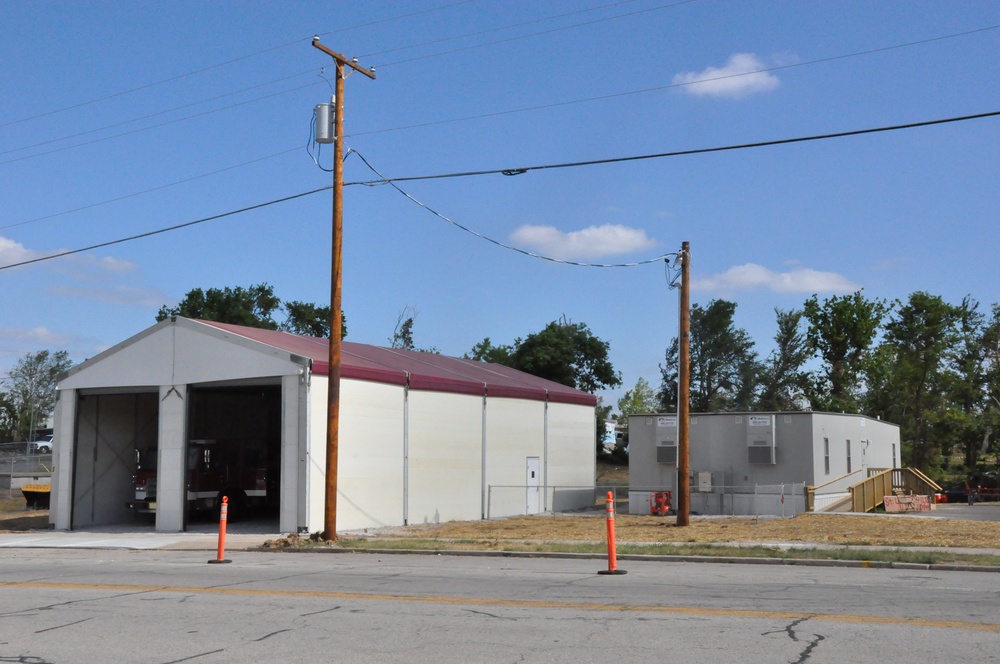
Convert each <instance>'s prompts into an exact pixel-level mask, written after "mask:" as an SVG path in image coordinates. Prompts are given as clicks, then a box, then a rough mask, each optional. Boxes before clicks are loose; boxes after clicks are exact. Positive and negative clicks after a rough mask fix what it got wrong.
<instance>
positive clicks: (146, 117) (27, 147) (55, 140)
mask: <svg viewBox="0 0 1000 664" xmlns="http://www.w3.org/2000/svg"><path fill="white" fill-rule="evenodd" d="M317 71H319V68H317V67H313V68H312V69H308V70H306V71H301V72H298V73H297V74H291V75H289V76H284V77H282V78H277V79H274V80H272V81H267V82H265V83H258V84H257V85H251V86H250V87H248V88H242V89H240V90H234V91H232V92H227V93H225V94H221V95H216V96H215V97H209V98H208V99H202V100H199V101H194V102H191V103H190V104H183V105H181V106H174V107H173V108H168V109H165V110H162V111H157V112H156V113H150V114H149V115H142V116H139V117H137V118H131V119H129V120H122V121H120V122H115V123H114V124H109V125H104V126H103V127H97V128H96V129H88V130H87V131H81V132H80V133H77V134H69V135H67V136H60V137H59V138H53V139H50V140H48V141H42V142H40V143H32V144H31V145H23V146H21V147H19V148H11V149H10V150H3V151H0V155H5V154H10V153H12V152H21V151H22V150H30V149H31V148H37V147H41V146H43V145H51V144H52V143H59V142H60V141H68V140H69V139H71V138H78V137H80V136H88V135H90V134H96V133H98V132H101V131H105V130H107V129H114V128H115V127H121V126H123V125H127V124H132V123H133V122H140V121H142V120H149V119H150V118H156V117H159V116H161V115H168V114H170V113H175V112H176V111H183V110H184V109H186V108H191V107H193V106H200V105H201V104H207V103H208V102H211V101H218V100H219V99H225V98H226V97H233V96H235V95H238V94H242V93H244V92H249V91H250V90H256V89H258V88H263V87H266V86H268V85H273V84H275V83H281V82H283V81H287V80H289V79H292V78H298V77H299V76H305V75H306V74H311V73H314V72H317ZM264 98H266V96H265V97H254V98H253V99H247V100H245V101H243V102H242V103H244V104H246V103H249V102H252V101H257V100H258V99H264ZM227 108H232V107H231V106H226V107H224V108H222V109H216V110H224V109H227ZM194 117H197V116H194ZM182 119H184V118H182ZM157 126H160V125H157ZM148 128H149V129H152V127H148ZM82 145H87V144H86V143H83V144H82ZM45 154H48V153H45Z"/></svg>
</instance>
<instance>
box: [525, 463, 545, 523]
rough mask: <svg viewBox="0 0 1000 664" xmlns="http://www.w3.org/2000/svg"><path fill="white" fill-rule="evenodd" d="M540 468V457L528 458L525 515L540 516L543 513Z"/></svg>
mask: <svg viewBox="0 0 1000 664" xmlns="http://www.w3.org/2000/svg"><path fill="white" fill-rule="evenodd" d="M540 467H541V464H540V463H539V462H538V457H527V463H526V467H525V477H524V484H525V487H527V504H526V506H525V514H538V513H539V512H540V511H541V507H540V506H541V504H542V501H541V498H542V493H541V491H540V489H539V487H540V485H541V481H540V480H541V478H540V477H539V475H540V474H541V473H540V471H539V468H540Z"/></svg>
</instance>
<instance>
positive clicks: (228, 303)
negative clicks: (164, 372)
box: [156, 283, 347, 338]
mask: <svg viewBox="0 0 1000 664" xmlns="http://www.w3.org/2000/svg"><path fill="white" fill-rule="evenodd" d="M282 309H283V310H284V312H285V318H284V320H282V321H280V322H279V321H276V320H275V319H274V314H275V313H276V312H279V311H282ZM171 316H184V317H185V318H194V319H198V320H210V321H215V322H218V323H231V324H233V325H246V326H247V327H259V328H263V329H265V330H284V331H286V332H292V333H293V334H303V335H308V336H313V337H324V338H325V337H328V336H330V307H329V306H319V305H316V304H311V303H308V302H299V301H298V300H293V301H291V302H287V303H285V304H284V305H282V303H281V299H279V298H278V296H277V295H275V294H274V287H273V286H271V285H269V284H266V283H263V284H256V285H253V286H250V287H249V288H243V287H242V286H236V287H235V288H230V287H229V286H226V287H225V288H209V289H208V290H202V289H201V288H195V289H193V290H190V291H188V293H187V295H185V296H184V299H183V300H181V301H180V302H179V303H178V304H177V305H176V306H173V307H168V306H167V305H163V306H162V307H160V310H159V311H158V312H157V314H156V321H157V322H159V321H162V320H164V319H166V318H169V317H171ZM340 336H341V338H345V337H347V317H346V316H344V315H343V312H341V321H340Z"/></svg>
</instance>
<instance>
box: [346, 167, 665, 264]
mask: <svg viewBox="0 0 1000 664" xmlns="http://www.w3.org/2000/svg"><path fill="white" fill-rule="evenodd" d="M350 152H353V153H354V154H356V155H358V158H359V159H361V161H363V162H365V166H367V167H368V168H369V169H371V171H372V172H373V173H375V175H378V176H379V177H380V178H382V180H380V182H382V183H385V184H388V185H389V186H390V187H392V188H393V189H395V190H396V191H398V192H399V193H400V194H402V195H403V196H405V197H406V198H408V199H409V200H410V201H412V202H413V203H416V204H417V205H419V206H420V207H422V208H423V209H425V210H427V211H428V212H430V213H431V214H433V215H434V216H435V217H438V218H440V219H443V220H444V221H446V222H448V223H449V224H451V225H452V226H454V227H455V228H458V229H460V230H463V231H465V232H466V233H469V234H470V235H475V236H476V237H478V238H479V239H481V240H486V241H487V242H490V243H492V244H495V245H496V246H498V247H501V248H503V249H509V250H511V251H515V252H517V253H519V254H523V255H525V256H528V257H530V258H538V259H540V260H543V261H549V262H550V263H559V264H561V265H575V266H577V267H638V266H639V265H648V264H650V263H659V262H660V261H662V260H664V259H665V258H667V257H669V256H673V255H674V254H673V253H669V254H662V255H660V256H657V257H655V258H649V259H646V260H641V261H634V262H631V263H583V262H580V261H571V260H566V259H563V258H553V257H552V256H545V255H542V254H536V253H534V252H531V251H528V250H526V249H521V248H520V247H515V246H513V245H510V244H506V243H504V242H501V241H500V240H496V239H494V238H491V237H489V236H487V235H483V234H482V233H479V232H477V231H474V230H472V229H471V228H469V227H467V226H463V225H462V224H460V223H458V222H457V221H455V220H454V219H451V218H449V217H446V216H445V215H443V214H441V213H440V212H438V211H437V210H435V209H434V208H432V207H430V206H429V205H427V204H426V203H422V202H420V201H418V200H417V199H416V198H414V197H413V196H411V195H410V194H408V193H406V192H405V191H403V190H402V189H400V188H399V186H398V185H397V184H396V183H395V182H392V181H391V180H386V179H385V178H383V177H382V174H381V173H379V172H378V170H377V169H376V168H375V167H374V166H372V165H371V164H370V163H369V162H368V160H367V159H365V157H364V155H363V154H361V153H360V152H358V151H357V150H354V149H351V150H350Z"/></svg>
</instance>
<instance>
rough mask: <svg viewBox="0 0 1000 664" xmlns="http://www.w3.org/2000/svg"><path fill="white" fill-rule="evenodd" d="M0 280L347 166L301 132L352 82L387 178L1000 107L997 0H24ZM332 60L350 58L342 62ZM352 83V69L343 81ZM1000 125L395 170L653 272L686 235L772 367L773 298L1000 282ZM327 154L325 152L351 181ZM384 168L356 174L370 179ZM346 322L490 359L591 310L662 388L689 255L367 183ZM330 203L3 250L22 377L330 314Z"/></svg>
mask: <svg viewBox="0 0 1000 664" xmlns="http://www.w3.org/2000/svg"><path fill="white" fill-rule="evenodd" d="M0 26H2V28H0V29H2V34H3V39H0V58H2V61H3V62H4V63H6V64H5V67H4V69H3V73H2V75H0V89H2V91H3V97H2V100H3V101H2V103H0V192H2V201H3V205H2V208H0V268H2V267H3V266H7V265H10V264H13V263H17V262H20V261H24V260H30V259H33V258H38V257H42V256H46V255H50V254H53V253H58V252H60V251H65V250H72V249H78V248H82V247H87V246H91V245H94V244H99V243H103V242H109V241H113V240H117V239H120V238H125V237H128V236H132V235H136V234H141V233H146V232H150V231H154V230H157V229H161V228H165V227H169V226H173V225H177V224H182V223H185V222H189V221H194V220H197V219H201V218H204V217H208V216H211V215H217V214H221V213H225V212H229V211H232V210H236V209H240V208H244V207H248V206H252V205H256V204H259V203H265V202H268V201H271V200H275V199H279V198H283V197H286V196H290V195H293V194H298V193H301V192H305V191H310V190H313V189H316V188H320V187H323V186H327V185H329V184H330V181H331V176H330V174H329V173H327V172H324V171H323V170H321V169H320V168H318V167H317V165H316V164H315V163H314V162H313V161H312V159H311V158H310V156H309V154H308V153H307V151H306V149H305V148H306V144H307V142H308V138H309V127H310V122H311V116H312V111H313V107H314V106H315V105H316V104H317V103H321V102H324V101H328V100H329V96H330V84H329V83H328V82H327V80H330V81H332V76H331V67H330V58H329V57H328V56H326V55H324V54H323V53H321V52H320V51H318V50H316V49H314V48H313V47H312V46H311V45H310V40H311V38H312V36H313V35H314V34H319V35H321V39H322V42H323V43H324V44H325V45H326V46H328V47H329V48H331V49H333V50H335V51H338V52H341V53H344V54H346V55H348V56H349V57H357V58H358V59H359V62H360V64H362V65H363V66H374V67H375V68H376V74H377V79H376V80H374V81H372V80H369V79H367V78H365V77H363V76H361V75H353V76H350V77H349V78H348V79H347V81H346V93H345V100H344V101H345V105H344V108H345V126H346V131H347V133H348V135H349V136H348V138H347V140H346V141H345V145H346V147H348V148H351V149H353V150H356V151H357V152H358V153H359V154H361V155H363V156H364V158H365V159H367V160H368V161H369V162H370V163H371V164H372V166H374V167H375V168H376V169H378V170H379V171H380V172H381V173H382V174H383V175H385V176H387V177H409V176H419V175H431V174H444V173H454V172H466V171H478V170H491V169H514V168H518V167H525V166H535V165H546V164H557V163H567V162H577V161H587V160H598V159H608V158H614V157H629V156H635V155H643V154H653V153H665V152H673V151H680V150H693V149H699V148H709V147H716V146H728V145H737V144H744V143H753V142H761V141H770V140H777V139H784V138H792V137H797V136H810V135H817V134H827V133H833V132H843V131H850V130H857V129H866V128H872V127H880V126H887V125H897V124H904V123H913V122H921V121H926V120H934V119H940V118H948V117H955V116H964V115H970V114H976V113H985V112H991V111H997V110H1000V94H998V93H1000V71H998V69H1000V57H998V56H1000V4H997V3H996V2H992V1H986V0H983V1H962V0H941V1H935V2H929V1H919V0H915V1H911V2H905V3H904V2H889V1H885V2H875V1H872V0H863V1H862V0H859V1H853V0H843V1H837V0H825V1H822V2H820V1H815V2H809V1H805V0H799V1H791V0H789V1H784V0H775V1H770V2H768V1H763V0H761V1H736V0H730V1H726V0H695V1H691V2H676V1H675V2H657V1H655V0H635V1H631V2H608V1H602V0H590V1H586V2H585V1H580V2H555V1H552V2H549V1H544V0H535V1H532V2H526V1H523V2H507V1H504V0H497V1H489V2H487V1H486V0H470V1H466V2H460V1H456V0H414V1H412V2H409V1H397V2H281V3H276V2H274V3H263V2H246V3H233V2H214V3H205V2H184V1H177V2H142V3H138V2H120V3H110V2H90V3H83V2H25V1H23V0H22V1H19V2H6V3H2V4H0ZM324 67H325V70H324ZM324 77H325V78H324ZM998 148H1000V118H986V119H978V120H970V121H965V122H957V123H952V124H945V125H939V126H934V127H927V128H920V129H911V130H906V131H896V132H887V133H880V134H870V135H863V136H855V137H849V138H839V139H831V140H825V141H816V142H805V143H798V144H793V145H784V146H774V147H765V148H758V149H746V150H737V151H727V152H716V153H710V154H698V155H691V156H679V157H670V158H662V159H650V160H642V161H630V162H623V163H614V164H604V165H596V166H587V167H578V168H565V169H554V170H541V171H531V172H528V173H524V174H522V175H517V176H504V175H483V176H477V177H462V178H449V179H435V180H424V181H417V182H404V183H400V185H399V186H400V187H401V188H402V189H403V190H404V191H405V192H406V193H407V194H409V195H410V196H412V197H413V198H415V199H417V200H419V201H421V202H422V203H424V204H425V205H427V206H429V207H430V208H433V209H434V210H437V211H438V212H440V213H441V214H443V215H445V216H447V217H449V218H450V219H453V220H454V221H455V222H457V223H459V224H462V225H463V226H466V227H468V228H469V229H472V230H474V231H476V232H477V233H480V234H482V235H485V236H488V237H489V238H492V239H494V240H497V241H499V242H502V243H506V244H509V245H513V246H517V247H519V248H522V249H524V250H527V251H530V252H534V253H537V254H542V255H547V256H551V257H556V258H563V259H569V260H575V261H579V262H596V263H632V262H639V261H643V260H646V259H650V258H654V257H656V256H659V255H662V254H666V253H670V252H675V251H676V250H677V249H679V247H680V245H681V243H682V242H683V241H690V242H691V249H692V287H693V295H692V299H693V301H694V302H696V303H701V304H706V303H707V302H708V301H709V300H711V299H713V298H726V299H730V300H733V301H735V302H736V303H737V304H738V307H737V311H736V320H737V324H738V325H740V326H741V327H744V328H745V329H746V330H747V331H748V332H749V333H750V335H751V336H752V337H753V338H754V339H755V340H756V342H757V350H758V352H760V354H761V355H766V354H767V352H769V350H770V349H771V346H772V344H771V338H772V336H773V335H774V332H775V324H774V308H775V307H780V308H782V309H789V308H793V307H799V306H801V305H802V303H803V302H804V301H805V300H806V299H807V298H808V297H810V296H811V295H812V294H814V293H817V294H819V295H820V296H821V297H828V296H830V295H834V294H841V293H847V292H851V291H853V290H855V289H857V288H863V289H864V292H865V293H866V295H868V296H869V297H878V298H887V299H894V298H905V297H906V296H907V295H908V294H909V293H911V292H913V291H916V290H926V291H929V292H931V293H934V294H938V295H941V296H943V297H944V298H945V299H947V300H949V301H952V302H958V301H960V300H961V299H962V297H963V296H965V295H969V294H971V295H972V296H973V297H975V298H976V299H978V300H979V301H981V302H982V303H983V304H984V305H990V304H992V303H994V302H998V301H1000V293H998V289H1000V267H998V265H1000V261H998V259H997V249H998V243H997V232H996V230H995V229H996V224H997V221H998V217H1000V215H998V212H1000V196H998V194H997V182H998V181H1000V178H998V176H1000V159H998V156H997V155H998V154H1000V149H998ZM331 154H332V151H331V150H330V149H329V147H326V148H324V151H323V152H322V153H321V155H320V164H321V165H323V166H324V167H326V168H329V167H330V156H331ZM375 177H376V176H375V175H374V173H372V172H371V171H369V170H368V168H367V167H366V166H365V165H364V163H363V162H362V161H361V160H360V159H358V158H357V157H356V156H351V157H349V158H348V159H347V161H346V163H345V179H346V181H348V182H357V181H363V180H371V179H375ZM344 196H345V203H344V227H345V230H344V310H345V312H346V314H347V317H348V322H349V333H348V339H349V340H351V341H358V342H363V343H372V344H380V345H385V344H387V343H388V339H389V337H390V336H391V334H392V330H393V327H394V325H395V323H396V320H397V318H398V316H399V314H400V312H402V311H403V310H404V309H406V308H407V307H411V308H412V309H414V310H415V311H416V312H417V319H416V325H415V342H416V344H417V345H418V346H423V347H429V346H433V347H436V348H437V349H439V350H440V351H441V352H442V353H445V354H451V355H462V354H463V353H465V352H467V351H468V350H469V349H470V348H471V347H472V346H473V345H474V344H475V343H477V342H479V341H480V340H482V339H483V338H484V337H490V338H491V339H492V340H493V342H494V343H510V342H512V341H513V340H514V339H515V338H517V337H523V336H525V335H527V334H529V333H531V332H534V331H537V330H540V329H541V328H542V327H544V326H545V325H546V324H547V323H548V322H550V321H552V320H555V319H557V318H561V317H563V316H565V317H566V318H568V319H570V320H572V321H574V322H584V323H586V324H587V325H588V326H589V327H590V328H591V330H592V331H593V332H594V333H595V334H596V335H597V336H599V337H600V338H602V339H604V340H606V341H608V342H610V344H611V359H612V362H613V363H614V365H615V367H616V368H618V369H619V370H620V371H621V372H622V378H623V382H624V385H623V387H622V389H621V390H616V391H614V392H612V393H609V394H607V395H606V397H607V398H608V399H609V400H610V401H614V400H616V399H617V397H618V396H619V395H620V393H621V392H622V391H623V390H624V389H625V388H628V387H631V386H632V385H634V384H635V382H636V380H637V379H638V378H639V377H643V378H645V379H646V380H648V381H649V382H650V383H652V384H653V385H654V386H655V385H657V384H658V383H659V370H658V365H659V364H660V363H661V362H662V361H663V355H664V351H665V349H666V347H667V345H668V344H669V342H670V339H671V338H672V337H673V336H675V335H676V330H677V308H678V306H677V294H676V291H671V290H669V289H668V284H667V279H666V276H665V270H664V266H663V264H662V263H652V264H648V265H644V266H639V267H627V268H626V267H618V268H594V267H575V266H569V265H564V264H556V263H551V262H547V261H542V260H538V259H535V258H530V257H527V256H525V255H523V254H520V253H516V252H513V251H510V250H507V249H503V248H501V247H498V246H497V245H496V244H493V243H490V242H486V241H484V240H482V239H480V238H478V237H475V236H474V235H471V234H469V233H466V232H464V231H462V230H460V229H458V228H456V227H455V226H453V225H450V224H448V223H446V222H445V221H443V220H441V219H440V218H438V217H435V216H433V215H432V214H430V213H429V212H427V211H426V210H425V209H423V208H421V207H419V206H418V205H417V204H415V203H414V202H413V201H411V200H409V199H407V198H405V197H404V196H403V195H401V194H400V193H399V192H398V191H395V190H394V189H392V188H391V187H388V186H375V187H365V186H360V185H354V186H348V187H346V189H345V194H344ZM330 215H331V199H330V194H329V192H324V193H320V194H314V195H311V196H306V197H302V198H299V199H296V200H293V201H290V202H286V203H282V204H277V205H272V206H269V207H266V208H263V209H259V210H255V211H252V212H247V213H244V214H239V215H234V216H230V217H226V218H224V219H220V220H216V221H210V222H206V223H202V224H198V225H195V226H192V227H189V228H185V229H182V230H178V231H174V232H170V233H164V234H160V235H155V236H152V237H148V238H145V239H140V240H135V241H132V242H126V243H122V244H116V245H113V246H108V247H105V248H101V249H96V250H93V251H88V252H83V253H79V254H75V255H72V256H67V257H63V258H57V259H53V260H47V261H42V262H38V263H34V264H31V265H26V266H23V267H15V268H10V269H0V284H2V289H0V371H5V370H6V369H8V368H9V367H10V366H11V365H12V364H13V362H14V361H15V360H16V359H17V358H18V357H20V356H22V355H24V354H25V353H27V352H30V351H35V350H40V349H43V348H50V349H53V350H59V349H65V350H67V351H69V353H70V355H71V357H72V358H73V359H74V360H76V361H82V360H84V359H86V358H87V357H90V356H92V355H94V354H96V353H98V352H100V351H101V350H103V349H105V348H107V347H109V346H111V345H114V344H116V343H118V342H120V341H122V340H124V339H126V338H128V337H129V336H131V335H133V334H135V333H137V332H140V331H141V330H143V329H145V328H146V327H148V326H150V325H152V324H153V323H154V322H155V315H156V312H157V310H158V309H159V308H160V306H161V305H163V304H171V305H172V304H175V303H176V302H178V301H179V300H180V299H181V298H182V297H183V296H184V294H185V293H187V292H188V291H189V290H191V289H193V288H199V287H200V288H211V287H217V288H221V287H225V286H249V285H252V284H256V283H261V282H267V283H269V284H272V285H273V286H274V289H275V292H276V294H277V295H278V296H279V297H280V298H282V299H283V300H302V301H307V302H317V303H320V304H323V303H328V302H329V273H330V267H329V265H330V256H329V253H330V251H329V244H330V241H329V233H330Z"/></svg>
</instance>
